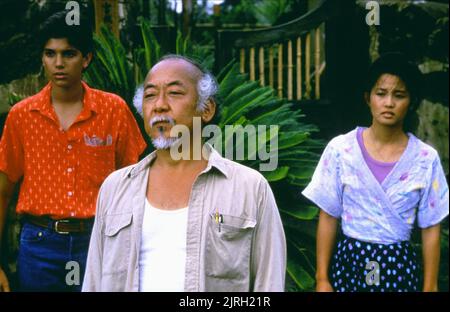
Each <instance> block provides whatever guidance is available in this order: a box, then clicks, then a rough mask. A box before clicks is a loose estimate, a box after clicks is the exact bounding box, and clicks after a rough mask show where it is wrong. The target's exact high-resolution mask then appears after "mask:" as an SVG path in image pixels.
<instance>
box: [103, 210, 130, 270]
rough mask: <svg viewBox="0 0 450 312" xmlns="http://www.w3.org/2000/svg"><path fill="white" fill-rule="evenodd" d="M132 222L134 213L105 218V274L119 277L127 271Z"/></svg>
mask: <svg viewBox="0 0 450 312" xmlns="http://www.w3.org/2000/svg"><path fill="white" fill-rule="evenodd" d="M132 220H133V214H132V213H123V214H118V215H106V216H105V224H104V236H105V237H104V242H103V243H104V248H103V250H104V254H103V274H105V275H117V274H121V273H123V272H125V271H126V270H127V268H128V259H129V256H130V250H131V235H132V233H131V230H132Z"/></svg>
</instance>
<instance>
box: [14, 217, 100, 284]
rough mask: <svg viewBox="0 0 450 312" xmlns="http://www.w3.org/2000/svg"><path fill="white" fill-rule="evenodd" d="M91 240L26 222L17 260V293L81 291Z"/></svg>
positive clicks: (77, 234)
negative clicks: (18, 291)
mask: <svg viewBox="0 0 450 312" xmlns="http://www.w3.org/2000/svg"><path fill="white" fill-rule="evenodd" d="M90 236H91V234H90V232H89V233H71V234H59V233H56V232H55V231H53V230H50V229H48V228H43V227H40V226H37V225H34V224H31V223H28V222H25V223H24V224H23V227H22V232H21V234H20V245H19V255H18V259H17V272H18V279H19V280H18V282H19V285H18V286H19V290H20V291H75V292H76V291H81V284H82V282H83V277H84V271H85V267H86V258H87V252H88V248H89V240H90ZM72 261H73V262H72Z"/></svg>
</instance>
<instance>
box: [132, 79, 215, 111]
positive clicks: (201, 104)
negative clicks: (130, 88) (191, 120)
mask: <svg viewBox="0 0 450 312" xmlns="http://www.w3.org/2000/svg"><path fill="white" fill-rule="evenodd" d="M218 90H219V86H218V84H217V82H216V79H214V77H213V75H211V74H210V73H203V74H202V77H201V78H200V79H199V80H198V82H197V95H198V100H197V111H198V112H203V111H204V110H205V109H206V103H207V101H208V100H210V99H214V96H215V95H216V94H217V91H218ZM143 101H144V84H140V85H139V86H138V87H137V88H136V91H135V92H134V96H133V105H134V107H136V110H137V111H138V113H139V114H140V115H141V116H144V112H143V110H142V102H143Z"/></svg>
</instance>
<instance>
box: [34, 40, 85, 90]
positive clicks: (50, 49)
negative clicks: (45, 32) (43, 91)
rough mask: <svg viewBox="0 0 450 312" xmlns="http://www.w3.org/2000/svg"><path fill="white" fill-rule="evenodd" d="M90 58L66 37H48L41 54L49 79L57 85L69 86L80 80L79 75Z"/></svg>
mask: <svg viewBox="0 0 450 312" xmlns="http://www.w3.org/2000/svg"><path fill="white" fill-rule="evenodd" d="M91 59H92V54H91V53H88V54H86V55H85V56H83V55H82V53H81V51H80V50H78V49H76V48H75V47H73V46H71V45H70V44H69V42H68V41H67V39H65V38H64V39H49V40H48V41H47V43H46V44H45V47H44V52H43V54H42V64H43V65H44V68H45V73H46V75H47V78H48V79H49V81H50V82H51V83H52V84H53V85H55V86H59V87H63V88H70V87H71V86H74V85H76V84H79V82H80V81H81V75H82V72H83V70H84V69H86V68H87V67H88V65H89V63H90V61H91Z"/></svg>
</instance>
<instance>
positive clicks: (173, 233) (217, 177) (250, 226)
mask: <svg viewBox="0 0 450 312" xmlns="http://www.w3.org/2000/svg"><path fill="white" fill-rule="evenodd" d="M216 92H217V83H216V82H215V79H214V78H213V77H212V76H211V75H210V74H209V73H207V72H206V71H205V70H203V69H202V68H201V67H200V66H199V65H198V64H196V63H195V62H194V61H192V60H190V59H187V58H185V57H181V56H176V55H170V56H166V57H164V58H163V59H162V60H161V61H160V62H159V63H157V64H156V65H155V66H154V67H153V68H152V69H151V70H150V72H149V74H148V75H147V77H146V80H145V83H144V91H143V102H142V105H143V106H142V107H143V114H144V120H145V124H146V131H147V133H148V134H149V135H150V136H151V138H152V142H153V144H154V146H155V148H156V151H155V152H153V153H152V154H150V155H149V156H147V157H146V158H145V159H143V160H142V161H141V162H139V163H138V164H136V165H133V166H129V167H127V168H124V169H122V170H118V171H116V172H114V173H113V174H111V175H110V176H109V177H108V178H107V179H106V180H105V182H104V184H103V185H102V187H101V190H100V194H99V197H98V202H97V215H96V220H95V224H94V230H93V233H92V237H91V243H90V247H89V254H88V262H87V270H86V275H85V280H84V284H83V290H84V291H283V290H284V278H285V269H286V243H285V236H284V232H283V227H282V223H281V220H280V215H279V213H278V209H277V205H276V203H275V200H274V196H273V193H272V190H271V189H270V186H269V184H268V183H267V181H266V180H265V179H264V178H263V176H262V175H261V174H259V173H258V172H256V171H254V170H253V169H250V168H247V167H245V166H242V165H239V164H237V163H235V162H233V161H230V160H227V159H224V158H222V157H221V156H220V155H219V153H217V152H216V151H215V150H213V149H212V147H211V146H209V145H205V147H206V150H207V151H208V152H207V153H206V154H207V157H202V158H201V159H200V160H194V159H181V160H175V159H174V158H173V157H171V153H170V148H171V147H172V146H173V145H174V144H175V143H176V141H177V138H172V137H170V130H171V128H172V127H173V126H174V125H184V126H186V127H187V128H189V129H190V132H191V134H192V133H193V131H192V129H193V119H194V117H198V118H201V121H202V123H203V124H206V123H208V122H210V121H211V119H212V118H213V117H214V115H215V112H216V103H215V101H214V95H215V93H216ZM191 144H192V143H191ZM191 147H192V146H191ZM191 150H192V148H191Z"/></svg>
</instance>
